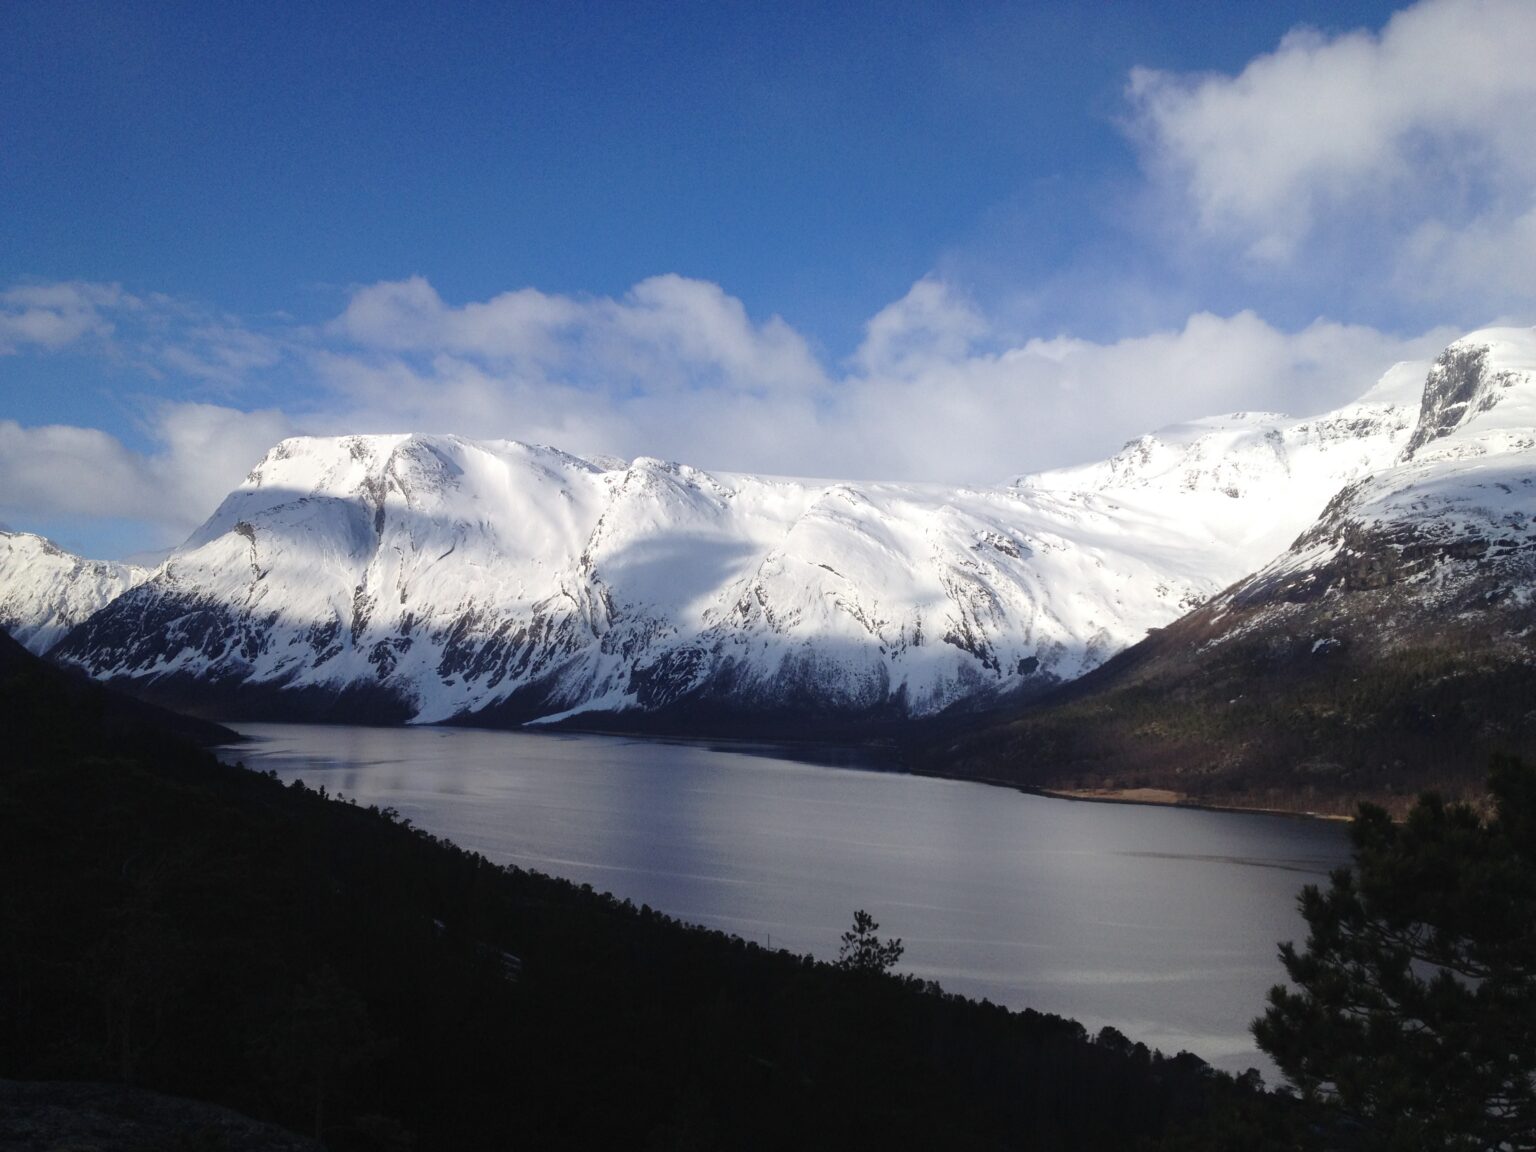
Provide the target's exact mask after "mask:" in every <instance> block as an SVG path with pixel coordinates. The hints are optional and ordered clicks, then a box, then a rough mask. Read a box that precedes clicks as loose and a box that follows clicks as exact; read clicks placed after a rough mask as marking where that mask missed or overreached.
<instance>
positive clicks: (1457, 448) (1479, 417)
mask: <svg viewBox="0 0 1536 1152" xmlns="http://www.w3.org/2000/svg"><path fill="white" fill-rule="evenodd" d="M1533 425H1536V328H1484V329H1481V330H1479V331H1477V332H1472V333H1469V334H1468V335H1466V336H1463V337H1462V338H1461V339H1460V340H1457V341H1456V342H1455V343H1453V344H1451V345H1449V346H1448V347H1447V348H1446V349H1445V351H1444V352H1442V353H1440V356H1439V357H1438V358H1437V359H1436V360H1435V363H1434V365H1433V366H1432V367H1431V368H1430V370H1429V374H1428V376H1427V377H1426V378H1425V380H1424V391H1423V395H1422V398H1421V400H1420V405H1419V419H1418V423H1417V425H1416V426H1415V428H1414V430H1413V435H1412V436H1410V437H1409V439H1408V443H1407V444H1406V445H1405V446H1404V448H1403V453H1402V457H1401V459H1402V460H1403V461H1404V462H1407V461H1411V460H1423V459H1427V458H1445V457H1452V458H1455V457H1461V456H1466V455H1481V454H1483V453H1485V452H1487V451H1490V450H1493V451H1497V450H1500V448H1501V447H1502V446H1501V445H1498V444H1493V443H1489V442H1488V441H1489V440H1490V439H1501V438H1502V437H1501V436H1500V434H1501V433H1503V432H1507V431H1509V430H1511V429H1516V428H1518V429H1524V430H1525V431H1526V432H1527V434H1528V433H1529V431H1530V429H1531V428H1532V427H1533ZM1526 439H1527V441H1528V440H1529V435H1527V437H1526ZM1446 441H1450V443H1446ZM1431 446H1433V447H1431ZM1426 449H1429V450H1428V451H1426Z"/></svg>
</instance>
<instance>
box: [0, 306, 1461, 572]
mask: <svg viewBox="0 0 1536 1152" xmlns="http://www.w3.org/2000/svg"><path fill="white" fill-rule="evenodd" d="M154 308H155V309H156V310H157V311H156V315H157V316H160V317H162V318H167V317H171V316H174V315H178V314H179V315H181V321H180V326H179V327H178V326H177V324H175V323H171V322H169V321H168V320H167V322H166V323H165V324H163V325H160V327H162V328H163V329H164V330H163V331H161V332H159V334H158V335H157V336H156V337H155V339H156V341H157V343H155V344H154V346H153V349H152V351H153V357H152V359H146V360H145V361H143V365H144V367H145V371H150V370H151V369H152V370H153V371H156V372H160V371H165V370H174V371H176V372H179V373H181V374H182V375H183V376H185V377H190V378H191V380H192V381H193V383H192V386H191V391H192V395H191V396H187V395H182V396H178V397H175V398H169V399H168V398H165V397H162V398H160V399H148V400H145V401H143V402H142V404H141V409H142V411H143V413H144V415H143V432H144V433H145V434H146V435H147V436H148V438H149V439H150V441H151V447H150V449H149V450H148V451H143V452H139V451H134V450H131V449H129V448H128V447H126V446H125V445H124V444H123V443H122V441H121V440H119V439H117V438H115V437H113V436H112V435H110V434H108V433H107V432H104V431H100V430H96V429H90V428H78V427H59V426H54V427H44V428H24V427H21V426H20V425H18V424H16V423H14V422H4V423H0V516H3V517H5V518H7V519H10V520H13V521H15V522H18V523H22V524H26V523H28V522H29V521H34V522H35V521H36V520H38V519H39V518H41V517H47V516H72V517H102V518H126V519H131V520H136V521H143V522H148V523H150V524H152V525H154V526H155V531H156V532H157V533H158V535H159V539H156V540H153V541H148V540H147V541H145V543H146V544H149V543H155V544H158V543H166V542H174V541H175V540H176V539H178V538H179V537H181V536H183V535H185V534H186V532H188V531H189V530H190V529H191V528H192V527H194V526H195V525H196V523H197V522H199V521H200V520H201V519H202V518H203V517H205V516H207V515H208V514H209V513H210V512H211V511H212V509H213V508H214V507H215V505H216V504H217V503H218V501H219V499H220V498H221V497H222V496H223V494H224V493H225V492H226V491H228V490H229V489H230V488H231V487H233V486H234V485H236V484H237V483H239V481H240V479H241V478H242V477H243V476H244V474H245V472H246V471H247V470H248V469H249V468H250V466H251V465H252V464H253V463H254V462H255V461H256V460H258V459H260V457H261V456H262V455H263V453H264V452H265V451H266V450H267V449H268V448H269V447H270V446H271V445H272V443H274V442H275V441H277V440H278V439H281V438H282V437H283V436H285V435H289V434H293V433H295V432H308V433H315V434H338V433H347V432H386V431H388V432H397V431H424V432H455V433H459V434H462V435H466V436H470V437H475V438H482V439H499V438H507V439H518V440H524V441H531V442H537V443H546V444H553V445H555V446H558V447H561V448H564V449H566V450H568V451H572V452H577V453H584V454H589V455H596V454H606V455H616V456H622V457H634V456H638V455H651V456H662V457H667V458H670V459H675V460H681V461H684V462H687V463H691V464H695V465H698V466H701V467H705V468H713V469H721V470H738V471H755V472H766V473H780V474H794V475H810V476H824V477H845V478H850V479H902V480H918V481H933V482H944V483H995V482H999V481H1001V480H1003V479H1005V478H1007V477H1009V476H1012V475H1016V474H1018V473H1020V472H1025V471H1033V470H1037V469H1041V468H1045V467H1051V466H1055V465H1061V464H1068V463H1075V462H1079V461H1083V460H1088V459H1094V458H1099V457H1102V456H1104V455H1106V454H1108V453H1110V452H1112V451H1114V450H1115V449H1116V448H1118V447H1119V445H1120V444H1121V443H1122V442H1124V441H1125V440H1126V439H1128V438H1130V437H1132V436H1135V435H1138V434H1140V433H1143V432H1146V431H1149V430H1152V429H1154V428H1156V427H1158V426H1160V425H1163V424H1166V423H1170V422H1173V421H1178V420H1183V419H1189V418H1193V417H1199V416H1205V415H1210V414H1213V413H1219V412H1226V411H1232V410H1235V409H1278V410H1286V411H1290V412H1292V413H1293V414H1295V415H1298V416H1300V415H1309V414H1312V413H1315V412H1319V411H1323V410H1326V409H1328V408H1331V407H1334V406H1337V405H1338V404H1341V403H1344V402H1346V401H1348V400H1351V399H1353V398H1355V397H1357V396H1359V395H1360V394H1362V393H1363V392H1365V391H1366V390H1367V389H1368V388H1369V387H1370V386H1371V384H1372V383H1374V381H1375V379H1376V378H1377V376H1378V375H1379V374H1380V373H1381V372H1382V371H1384V370H1385V369H1386V368H1387V367H1388V366H1390V365H1391V364H1392V363H1393V362H1394V361H1397V360H1402V359H1411V358H1426V357H1429V356H1432V355H1433V354H1434V353H1435V352H1437V351H1438V350H1439V348H1440V347H1441V346H1443V345H1444V343H1446V342H1447V341H1448V340H1449V339H1451V338H1453V337H1454V336H1455V335H1457V334H1458V333H1456V332H1453V331H1439V330H1437V331H1435V332H1431V333H1427V334H1425V335H1424V336H1420V337H1412V338H1398V337H1394V336H1391V335H1386V334H1383V333H1381V332H1378V331H1376V330H1374V329H1372V328H1369V327H1364V326H1350V325H1341V324H1335V323H1329V322H1325V321H1318V322H1316V323H1313V324H1311V325H1309V326H1308V327H1306V328H1305V329H1302V330H1301V331H1297V332H1286V331H1282V330H1279V329H1277V328H1275V327H1273V326H1272V325H1270V324H1268V323H1266V322H1265V321H1264V320H1262V319H1261V318H1259V317H1258V316H1257V315H1255V314H1254V313H1252V312H1240V313H1237V314H1236V315H1232V316H1225V317H1224V316H1218V315H1214V314H1210V313H1198V314H1196V315H1194V316H1191V317H1190V318H1189V319H1188V320H1187V321H1186V322H1185V323H1184V324H1182V325H1181V326H1179V327H1176V328H1171V329H1168V330H1163V331H1155V332H1151V333H1147V334H1144V335H1140V336H1136V337H1131V338H1126V339H1121V340H1115V341H1107V342H1093V341H1088V340H1083V339H1079V338H1073V337H1070V336H1060V337H1056V338H1053V339H1036V340H1029V341H1023V342H1019V341H1009V340H1008V339H1007V338H1006V337H1005V336H1004V334H1002V333H1001V332H999V331H998V330H997V329H996V328H995V327H994V326H993V325H992V324H991V323H990V322H989V321H988V319H987V317H986V316H985V314H984V313H982V311H981V310H980V309H979V308H977V307H976V306H975V305H974V304H973V303H972V302H971V301H969V300H968V299H967V298H966V297H965V296H964V294H963V293H960V292H958V291H956V290H955V289H954V287H953V286H951V285H949V284H947V283H946V282H944V281H943V280H941V279H938V278H936V277H928V278H925V279H923V280H921V281H919V282H918V283H917V284H915V285H914V286H913V287H912V288H911V290H910V291H909V292H908V293H907V294H906V295H905V296H903V297H902V298H901V299H900V300H898V301H896V302H894V303H893V304H891V305H890V306H889V307H887V308H884V309H882V310H881V311H880V312H879V313H878V314H877V315H876V316H874V317H873V318H872V319H871V320H870V321H869V323H868V325H867V326H866V332H865V339H864V342H863V344H862V345H861V346H860V348H859V350H858V351H857V352H856V353H855V355H854V356H852V357H850V359H849V360H848V362H847V363H846V364H845V365H844V366H843V367H842V369H841V371H840V372H833V371H829V370H828V369H827V368H825V367H823V365H822V364H821V363H820V362H819V361H818V359H817V358H816V357H815V355H814V354H813V353H812V352H811V351H810V348H809V346H808V344H807V342H806V341H805V340H804V339H803V338H802V337H801V336H800V335H799V334H798V333H796V332H795V331H794V330H793V329H791V328H790V327H789V326H788V325H787V324H785V323H784V322H783V321H782V320H779V319H777V318H770V319H768V320H766V321H763V320H756V319H754V318H752V317H751V316H749V315H748V313H747V311H746V309H745V307H744V306H743V304H742V303H741V301H739V300H737V299H735V298H734V297H732V296H730V295H728V294H727V293H726V292H724V291H723V290H722V289H721V288H720V287H718V286H717V285H714V284H709V283H705V282H702V281H694V280H687V279H684V278H682V277H677V276H666V277H657V278H654V279H650V280H646V281H644V282H642V283H641V284H639V285H637V286H636V287H635V288H634V289H633V290H631V291H630V292H629V293H626V294H625V295H624V296H623V297H620V298H613V299H608V298H593V299H580V300H577V299H567V298H562V297H551V296H545V295H543V294H540V293H537V292H529V291H524V292H520V293H508V294H505V295H501V296H497V297H495V298H494V299H492V300H489V301H485V302H483V303H476V302H471V303H468V304H463V305H449V304H447V303H445V302H444V301H443V300H442V299H441V298H440V297H439V296H438V294H437V293H436V291H435V290H434V289H433V288H432V286H431V285H430V284H429V283H427V282H426V281H425V280H420V279H415V280H409V281H402V282H392V283H387V284H379V285H373V286H368V287H364V288H360V289H358V290H357V291H356V292H355V293H354V295H353V297H352V299H351V301H350V302H349V304H348V306H347V307H346V309H345V310H344V311H343V312H342V313H341V315H340V316H338V317H337V319H336V320H335V321H334V322H332V323H331V324H329V325H327V326H324V327H323V328H322V329H319V330H313V329H300V328H288V329H286V330H280V329H268V330H265V331H262V332H251V331H249V330H247V329H245V328H243V327H242V326H240V325H238V324H236V323H234V322H232V321H229V320H227V318H226V319H224V320H220V321H219V322H217V323H213V322H211V321H210V320H209V319H208V317H207V316H206V314H205V313H203V312H200V311H198V310H195V309H194V310H182V311H181V312H180V313H178V312H177V309H175V308H173V307H171V306H169V305H160V304H157V305H154ZM274 373H276V374H277V377H276V378H278V379H280V381H281V383H280V384H273V383H272V382H271V379H269V378H272V377H273V374H274ZM211 374H212V375H218V376H219V377H220V378H226V379H227V381H228V382H229V387H230V388H231V390H234V391H239V390H240V389H241V388H242V387H243V386H244V385H243V384H242V382H243V381H248V380H250V379H252V378H260V379H263V380H267V381H268V383H267V387H268V388H274V387H276V388H279V389H280V390H281V394H283V395H285V396H287V397H288V399H287V400H286V401H285V402H284V404H283V408H284V409H286V410H285V411H279V410H276V409H270V410H265V411H257V412H249V411H242V410H240V409H239V408H238V407H236V406H232V405H214V404H208V403H204V402H197V401H196V399H195V397H196V395H197V393H198V391H199V390H200V389H201V388H202V387H203V381H205V380H206V379H208V378H209V377H210V375H211Z"/></svg>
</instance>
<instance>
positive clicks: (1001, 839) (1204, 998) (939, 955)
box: [226, 724, 1348, 1075]
mask: <svg viewBox="0 0 1536 1152" xmlns="http://www.w3.org/2000/svg"><path fill="white" fill-rule="evenodd" d="M240 730H241V731H242V732H243V733H246V734H248V735H249V736H251V737H252V742H251V743H250V744H247V745H243V746H240V747H238V748H235V749H230V750H228V751H227V755H226V758H228V759H236V758H238V759H241V760H244V762H245V763H246V764H247V765H248V766H249V767H252V768H258V769H261V770H263V771H265V770H268V769H272V770H275V771H276V772H277V773H278V774H279V775H280V776H281V777H282V778H283V779H285V780H292V779H293V778H295V777H302V778H303V779H304V780H305V782H306V783H308V784H310V785H311V786H317V785H324V786H325V787H326V788H327V789H328V790H329V791H331V792H332V793H337V792H340V793H342V794H344V795H346V796H347V797H350V798H355V799H356V800H357V801H358V802H359V803H361V804H378V805H380V806H386V805H388V806H393V807H394V808H396V809H398V810H399V811H400V813H401V814H402V815H404V816H408V817H410V818H411V820H413V821H414V822H415V823H416V824H418V825H419V826H421V827H423V828H425V829H427V830H429V831H431V832H433V833H436V834H438V835H441V836H446V837H448V838H449V839H451V840H453V841H454V842H456V843H457V844H459V845H461V846H463V847H465V848H469V849H472V850H474V851H476V852H480V853H482V854H484V855H485V856H486V857H488V858H489V859H491V860H494V861H496V862H498V863H503V864H516V865H520V866H523V867H528V868H536V869H538V870H540V871H543V872H548V873H551V874H553V875H558V876H564V877H567V878H569V879H571V880H575V881H577V882H579V883H590V884H591V885H592V886H593V887H595V888H600V889H604V890H606V891H610V892H613V893H615V894H616V895H618V896H620V897H628V898H630V899H632V900H633V901H634V902H635V903H636V904H642V903H645V904H650V905H651V906H652V907H654V908H657V909H660V910H662V911H665V912H668V913H670V914H672V915H674V916H677V917H680V918H681V919H684V920H688V921H692V922H694V923H697V924H704V925H708V926H709V927H712V928H721V929H725V930H726V931H729V932H733V933H736V934H738V935H740V936H743V937H745V938H747V939H752V940H757V941H759V942H761V943H764V944H771V946H773V947H775V948H789V949H791V950H793V951H796V952H811V953H814V954H815V955H817V956H820V957H826V958H830V957H834V956H835V955H836V954H837V944H838V937H839V936H840V935H841V933H842V932H843V931H844V930H845V929H846V928H847V927H848V925H849V923H850V921H851V920H852V918H853V911H854V909H856V908H866V909H868V910H869V911H870V912H871V913H872V914H873V915H874V917H875V919H877V920H878V921H879V922H880V925H881V934H882V935H889V936H899V937H901V938H902V940H903V941H905V943H906V955H905V957H904V958H903V960H902V964H901V966H900V968H901V971H903V972H907V973H910V974H912V975H916V976H920V977H922V978H924V979H931V980H937V981H939V983H941V984H942V985H943V986H944V987H945V988H946V989H947V990H949V991H953V992H961V993H964V994H966V995H969V996H974V997H978V998H979V997H987V998H988V999H991V1000H993V1001H995V1002H997V1003H1002V1004H1007V1005H1009V1006H1010V1007H1015V1008H1022V1007H1032V1008H1036V1009H1039V1010H1041V1011H1045V1012H1056V1013H1060V1014H1062V1015H1066V1016H1072V1017H1075V1018H1076V1019H1078V1020H1080V1021H1082V1022H1083V1023H1084V1024H1085V1025H1087V1026H1088V1027H1089V1028H1090V1029H1094V1030H1096V1029H1097V1028H1099V1027H1100V1026H1102V1025H1104V1024H1113V1025H1114V1026H1115V1027H1117V1028H1119V1029H1120V1030H1121V1031H1123V1032H1125V1033H1126V1034H1127V1035H1129V1036H1131V1037H1133V1038H1134V1039H1139V1040H1144V1041H1145V1042H1146V1043H1148V1044H1149V1045H1152V1046H1154V1047H1158V1048H1162V1049H1163V1050H1164V1051H1167V1052H1175V1051H1178V1050H1179V1049H1186V1048H1187V1049H1189V1050H1190V1051H1193V1052H1196V1053H1198V1054H1199V1055H1201V1056H1203V1057H1205V1058H1206V1059H1207V1060H1209V1061H1210V1062H1211V1063H1213V1064H1216V1065H1218V1066H1219V1067H1224V1068H1228V1069H1233V1070H1241V1069H1243V1068H1246V1067H1248V1066H1250V1065H1254V1066H1257V1067H1260V1068H1262V1069H1263V1070H1264V1071H1265V1073H1266V1075H1269V1073H1270V1071H1271V1069H1270V1066H1269V1064H1268V1062H1267V1061H1266V1060H1265V1059H1264V1058H1263V1057H1262V1055H1261V1054H1260V1053H1258V1052H1256V1051H1255V1050H1254V1048H1253V1042H1252V1040H1251V1039H1250V1037H1249V1036H1248V1032H1247V1026H1248V1022H1249V1020H1251V1019H1252V1018H1253V1017H1254V1016H1255V1015H1256V1014H1257V1013H1258V1012H1259V1011H1260V1010H1261V1008H1262V1007H1263V1002H1264V993H1265V991H1266V990H1267V989H1268V988H1269V986H1270V985H1271V984H1273V983H1275V982H1277V981H1278V980H1279V979H1280V978H1281V969H1280V965H1279V962H1278V960H1277V959H1276V942H1277V941H1280V940H1290V939H1294V940H1298V941H1299V940H1300V939H1302V938H1303V936H1304V935H1305V926H1304V924H1303V922H1302V920H1301V917H1300V915H1299V914H1298V913H1297V911H1296V906H1295V902H1296V893H1297V891H1298V890H1299V889H1300V887H1301V886H1302V885H1303V884H1305V883H1312V882H1317V881H1319V879H1320V878H1322V877H1324V876H1326V874H1327V872H1328V870H1329V869H1330V868H1332V867H1335V866H1337V865H1338V864H1340V863H1343V862H1344V861H1345V860H1346V859H1347V857H1348V846H1347V841H1346V834H1345V828H1344V826H1343V825H1340V824H1332V823H1323V822H1313V821H1304V820H1294V819H1287V818H1284V817H1271V816H1250V815H1234V814H1229V813H1220V812H1198V811H1192V810H1185V809H1171V808H1151V807H1136V806H1129V805H1116V804H1085V803H1078V802H1073V801H1069V800H1053V799H1047V798H1043V797H1037V796H1027V795H1024V794H1022V793H1018V792H1013V791H1010V790H1008V789H1004V788H997V787H991V786H988V785H982V784H967V783H961V782H957V781H950V780H932V779H927V778H924V777H919V776H909V775H905V774H901V773H897V772H890V771H879V770H874V766H873V762H871V761H869V760H867V759H865V760H864V761H863V762H862V763H863V766H858V765H859V764H860V760H859V756H858V754H856V753H848V752H839V751H838V750H835V749H828V750H825V752H826V754H825V755H823V756H821V759H822V761H823V762H822V763H808V762H805V761H804V760H797V759H791V758H789V757H790V756H791V755H803V754H804V753H799V752H796V753H790V752H787V751H786V750H785V749H782V748H781V749H774V748H769V747H763V746H748V745H732V746H711V745H705V744H691V743H671V742H661V741H650V740H635V739H628V738H624V737H614V736H585V735H565V734H558V735H557V734H542V733H541V734H533V733H524V732H484V731H475V730H471V729H457V728H343V727H330V726H325V727H321V726H311V725H291V724H245V725H241V726H240ZM829 764H837V765H839V766H837V767H829V766H828V765H829ZM850 765H855V766H850Z"/></svg>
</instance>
